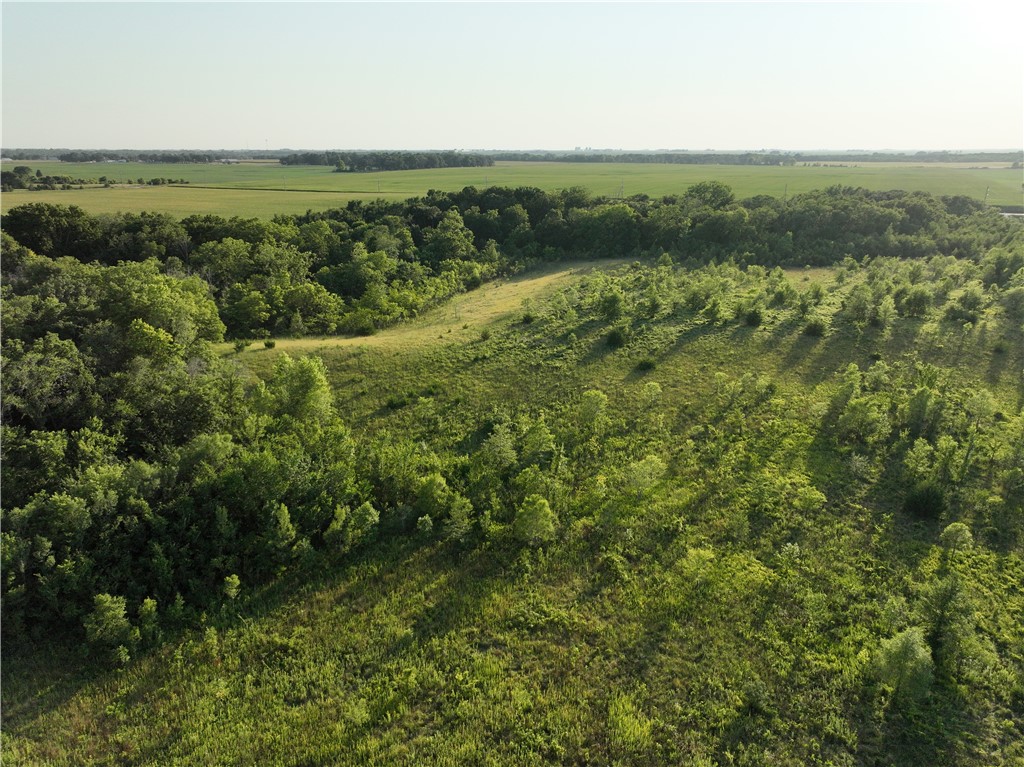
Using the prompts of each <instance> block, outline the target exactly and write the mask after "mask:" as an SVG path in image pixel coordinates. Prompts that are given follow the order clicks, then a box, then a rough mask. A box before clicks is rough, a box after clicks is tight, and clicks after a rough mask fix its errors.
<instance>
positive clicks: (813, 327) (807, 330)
mask: <svg viewBox="0 0 1024 767" xmlns="http://www.w3.org/2000/svg"><path fill="white" fill-rule="evenodd" d="M827 331H828V325H827V324H826V323H825V320H823V319H821V317H813V318H811V319H810V320H808V321H807V324H806V325H804V331H803V332H804V335H805V336H812V337H814V338H821V337H822V336H823V335H825V333H826V332H827Z"/></svg>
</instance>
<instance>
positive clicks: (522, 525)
mask: <svg viewBox="0 0 1024 767" xmlns="http://www.w3.org/2000/svg"><path fill="white" fill-rule="evenodd" d="M512 533H513V535H515V537H516V539H517V540H519V541H522V542H523V543H527V544H529V545H531V546H537V545H540V544H542V543H546V542H547V541H551V540H554V538H555V513H554V512H553V511H552V510H551V506H550V504H548V502H547V499H546V498H544V497H542V496H540V495H536V494H534V495H528V496H527V497H526V499H525V500H524V501H523V505H522V506H520V507H519V510H518V511H517V512H516V517H515V520H514V521H513V523H512Z"/></svg>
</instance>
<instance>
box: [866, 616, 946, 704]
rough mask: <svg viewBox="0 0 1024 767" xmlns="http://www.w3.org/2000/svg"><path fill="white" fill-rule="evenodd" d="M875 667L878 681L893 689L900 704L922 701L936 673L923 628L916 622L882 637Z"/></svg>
mask: <svg viewBox="0 0 1024 767" xmlns="http://www.w3.org/2000/svg"><path fill="white" fill-rule="evenodd" d="M874 669H875V673H876V674H877V676H878V679H879V681H881V682H882V684H884V685H886V686H887V687H889V688H890V689H891V690H892V694H893V697H894V699H895V700H896V701H897V702H898V704H899V705H900V706H904V707H908V706H913V705H915V704H917V703H919V702H920V701H921V700H922V699H923V698H924V697H925V696H926V695H927V694H928V691H929V690H930V689H931V685H932V680H933V678H934V674H935V671H934V669H935V664H934V663H933V662H932V653H931V650H930V649H929V648H928V644H927V642H925V639H924V630H923V629H921V628H920V627H917V626H915V627H913V628H909V629H907V630H906V631H901V632H900V633H899V634H896V635H895V636H893V637H891V638H889V639H885V640H883V641H882V644H881V647H879V649H878V653H877V654H876V656H875V661H874Z"/></svg>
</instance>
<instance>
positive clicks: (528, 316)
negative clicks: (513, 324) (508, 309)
mask: <svg viewBox="0 0 1024 767" xmlns="http://www.w3.org/2000/svg"><path fill="white" fill-rule="evenodd" d="M535 319H537V318H536V316H534V314H533V313H532V312H526V313H524V314H523V317H522V319H521V320H520V322H522V323H523V324H524V325H529V324H530V323H531V322H533V321H534V320H535Z"/></svg>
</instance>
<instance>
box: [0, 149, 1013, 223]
mask: <svg viewBox="0 0 1024 767" xmlns="http://www.w3.org/2000/svg"><path fill="white" fill-rule="evenodd" d="M17 164H19V165H21V164H24V165H28V166H30V167H31V168H33V170H35V169H37V168H38V169H40V170H42V172H43V173H44V174H49V175H58V174H59V175H66V176H71V177H73V178H86V179H91V178H97V179H98V178H99V177H100V176H107V177H108V178H109V179H110V180H111V181H112V182H113V183H115V184H120V183H121V182H128V181H131V182H132V183H131V184H127V183H126V184H125V185H123V186H121V185H116V186H113V187H110V188H104V187H102V186H96V187H87V188H85V189H71V190H61V191H35V192H27V191H20V190H19V191H15V192H9V193H6V194H4V195H3V196H2V209H3V211H4V212H6V211H8V210H10V208H12V207H14V206H16V205H21V204H25V203H26V202H50V203H59V204H67V205H78V206H80V207H81V208H83V209H84V210H86V211H87V212H89V213H93V214H98V213H112V212H115V211H121V210H123V211H135V212H139V211H143V210H148V211H158V212H165V213H170V214H173V215H181V216H184V215H189V214H191V213H195V212H208V213H216V214H221V215H242V216H256V217H260V218H271V217H272V216H273V215H275V214H278V213H282V214H288V213H303V212H305V211H307V210H326V209H329V208H334V207H339V206H341V205H344V204H345V203H347V202H348V201H349V200H352V199H376V198H388V199H405V198H408V197H412V196H420V195H423V194H425V193H426V192H427V191H428V190H430V189H438V190H444V191H456V190H459V189H462V188H463V187H466V186H476V187H484V186H510V187H516V186H535V187H539V188H541V189H545V190H549V191H551V190H556V189H563V188H567V187H573V186H581V187H584V188H586V189H587V190H588V191H589V192H591V193H592V194H596V195H605V196H609V197H617V196H619V195H620V194H622V195H624V196H630V195H635V194H647V195H650V196H652V197H660V196H664V195H669V194H680V193H682V192H684V191H685V190H686V189H687V188H688V187H690V186H692V185H693V184H695V183H698V182H700V181H706V180H709V179H714V180H718V181H721V182H723V183H725V184H728V185H729V186H730V187H732V189H733V191H734V192H735V194H736V196H737V197H739V198H745V197H753V196H755V195H760V194H767V195H772V196H775V197H781V196H783V195H786V194H788V195H793V194H798V193H801V192H807V191H810V190H812V189H821V188H825V187H829V186H835V185H843V186H861V187H864V188H867V189H871V190H886V189H906V190H911V191H924V192H929V193H932V194H938V195H966V196H968V197H972V198H974V199H978V200H983V199H985V195H986V190H987V191H988V202H989V203H991V204H993V205H1000V206H1021V205H1024V194H1022V191H1021V181H1022V177H1021V171H1020V170H1017V169H1011V168H1007V167H992V168H974V167H962V166H958V165H956V164H948V165H941V166H915V165H910V164H897V163H876V164H870V163H864V164H861V165H857V166H849V167H836V166H818V167H815V166H793V167H751V166H737V165H654V164H651V165H647V164H633V163H595V164H577V163H524V162H499V163H496V164H495V165H494V166H493V167H490V168H445V169H437V170H415V171H390V172H383V173H334V172H333V171H332V169H331V168H328V167H324V166H283V165H278V164H274V163H241V164H236V165H189V164H167V165H164V164H144V163H102V164H97V163H59V162H31V161H26V162H24V163H20V162H19V163H17ZM13 165H14V163H4V165H3V168H4V170H10V169H11V167H13ZM139 178H143V179H145V180H147V181H148V180H149V179H151V178H173V179H184V180H187V181H188V182H189V184H188V185H187V186H160V187H151V186H140V185H137V183H135V182H137V180H138V179H139Z"/></svg>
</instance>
